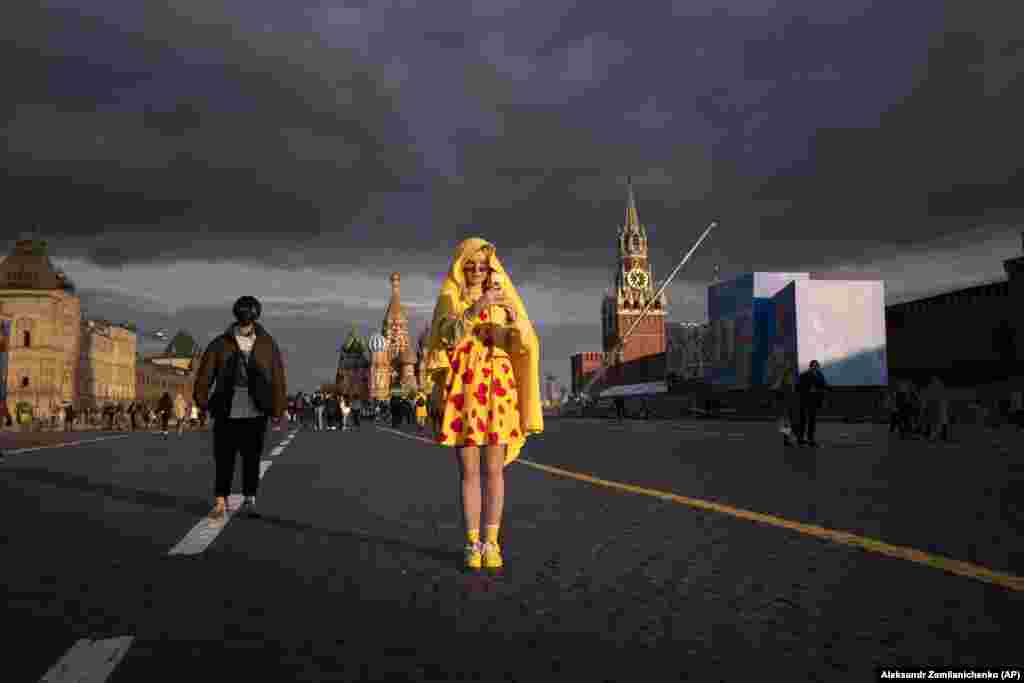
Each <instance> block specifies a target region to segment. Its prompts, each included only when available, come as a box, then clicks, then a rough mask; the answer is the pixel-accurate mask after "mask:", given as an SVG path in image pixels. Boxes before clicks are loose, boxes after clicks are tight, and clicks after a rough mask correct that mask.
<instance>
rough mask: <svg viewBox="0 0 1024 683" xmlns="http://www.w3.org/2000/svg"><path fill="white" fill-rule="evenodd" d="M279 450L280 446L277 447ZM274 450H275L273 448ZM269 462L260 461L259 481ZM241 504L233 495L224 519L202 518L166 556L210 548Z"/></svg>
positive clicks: (268, 466) (196, 553)
mask: <svg viewBox="0 0 1024 683" xmlns="http://www.w3.org/2000/svg"><path fill="white" fill-rule="evenodd" d="M278 448H281V446H278ZM274 450H277V448H275V449H274ZM270 454H271V455H280V451H278V452H277V453H274V452H273V451H271V453H270ZM273 464H274V463H273V461H271V460H260V479H261V480H262V479H263V475H265V474H266V473H267V470H269V469H270V466H271V465H273ZM241 504H242V496H240V495H238V494H235V495H232V496H229V497H228V505H227V511H226V512H225V513H224V518H223V519H220V520H216V521H214V520H211V519H207V518H205V517H204V518H203V519H201V520H199V522H198V523H197V524H196V525H195V526H194V527H192V529H191V530H190V531H189V532H188V533H187V534H185V538H183V539H181V540H180V541H178V544H177V545H176V546H174V547H173V548H171V549H170V551H169V552H168V553H167V554H168V555H198V554H199V553H201V552H203V551H204V550H206V549H207V548H208V547H210V544H211V543H213V541H214V539H216V538H217V536H219V535H220V532H222V531H224V528H225V527H226V526H227V525H228V522H230V521H231V518H232V517H234V516H235V513H236V512H237V511H238V507H239V506H240V505H241Z"/></svg>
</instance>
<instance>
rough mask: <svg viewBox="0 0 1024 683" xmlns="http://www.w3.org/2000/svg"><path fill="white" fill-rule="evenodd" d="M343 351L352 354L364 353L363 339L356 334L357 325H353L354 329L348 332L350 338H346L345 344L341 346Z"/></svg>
mask: <svg viewBox="0 0 1024 683" xmlns="http://www.w3.org/2000/svg"><path fill="white" fill-rule="evenodd" d="M341 350H342V352H344V353H350V354H362V353H363V351H364V350H365V349H364V347H363V340H362V339H360V338H359V335H358V334H356V327H355V325H353V326H352V331H351V332H349V333H348V339H346V340H345V344H344V345H343V346H342V347H341Z"/></svg>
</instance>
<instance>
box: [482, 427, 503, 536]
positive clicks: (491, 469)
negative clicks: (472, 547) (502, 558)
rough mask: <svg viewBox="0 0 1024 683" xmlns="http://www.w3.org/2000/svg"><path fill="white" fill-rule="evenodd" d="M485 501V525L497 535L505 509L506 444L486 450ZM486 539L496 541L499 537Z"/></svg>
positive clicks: (489, 447)
mask: <svg viewBox="0 0 1024 683" xmlns="http://www.w3.org/2000/svg"><path fill="white" fill-rule="evenodd" d="M484 473H485V478H484V480H485V482H486V486H485V490H486V495H485V501H486V505H485V508H484V527H485V529H487V530H488V532H489V533H493V534H494V536H497V530H498V528H499V527H500V526H501V516H502V513H503V512H504V509H505V446H487V448H486V449H485V450H484ZM486 540H488V541H491V542H496V541H497V538H489V537H488V538H487V539H486Z"/></svg>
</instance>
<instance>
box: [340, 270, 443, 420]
mask: <svg viewBox="0 0 1024 683" xmlns="http://www.w3.org/2000/svg"><path fill="white" fill-rule="evenodd" d="M400 290H401V275H399V274H398V273H392V274H391V299H390V301H388V307H387V310H386V311H385V312H384V320H383V321H382V322H381V326H380V331H379V332H375V333H373V334H372V335H370V336H369V338H367V339H365V340H364V339H361V338H360V337H359V335H358V334H357V333H356V329H355V326H353V327H352V330H351V331H350V332H349V335H348V338H347V339H346V340H345V343H344V344H343V345H342V347H341V353H340V356H339V358H338V371H337V375H336V378H335V385H336V386H335V389H336V390H337V391H338V393H341V394H343V395H347V396H349V397H351V398H357V399H363V400H367V399H369V400H375V401H384V400H388V399H389V398H391V396H392V394H395V393H397V394H400V395H402V396H409V395H411V394H415V393H416V392H417V391H422V392H424V393H429V392H430V389H431V386H430V381H429V378H428V377H427V373H426V366H425V363H424V362H423V359H424V348H423V347H424V344H425V343H426V335H427V332H428V330H427V329H424V330H422V331H421V332H420V334H419V336H418V338H417V340H416V345H415V348H414V347H413V344H412V341H411V339H410V335H409V319H408V317H407V316H406V315H405V311H404V310H403V308H402V301H401V291H400Z"/></svg>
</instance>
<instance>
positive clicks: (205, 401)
mask: <svg viewBox="0 0 1024 683" xmlns="http://www.w3.org/2000/svg"><path fill="white" fill-rule="evenodd" d="M240 358H241V351H240V349H239V348H238V342H236V341H235V337H234V326H233V325H232V326H231V327H229V328H228V329H227V330H226V331H225V332H224V334H222V335H220V336H219V337H217V338H216V339H214V340H213V341H212V342H210V345H209V346H207V347H206V351H205V352H204V353H203V359H202V361H200V363H199V370H198V371H197V372H196V382H195V390H194V391H193V394H192V398H193V400H194V401H195V403H196V405H197V406H199V409H200V410H202V411H206V410H209V411H210V415H212V416H213V418H214V419H217V418H222V417H226V416H227V415H230V414H231V399H232V397H233V396H234V393H235V390H234V377H235V369H236V368H235V362H237V361H238V360H239V359H240ZM247 370H248V374H249V394H250V395H251V396H252V397H253V400H254V401H256V405H257V406H258V407H259V408H260V410H262V411H263V412H264V413H266V414H267V415H270V416H271V417H281V416H282V415H284V411H285V408H286V407H287V405H288V399H287V387H288V383H287V380H286V378H285V373H284V362H283V360H282V358H281V350H280V349H279V348H278V346H277V342H275V341H274V338H273V337H271V336H270V334H269V333H268V332H267V331H266V330H265V329H264V328H263V326H262V325H260V324H259V323H256V341H255V342H254V343H253V347H252V354H250V356H249V365H248V367H247ZM211 387H213V388H214V391H213V395H212V396H211V395H210V388H211Z"/></svg>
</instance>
